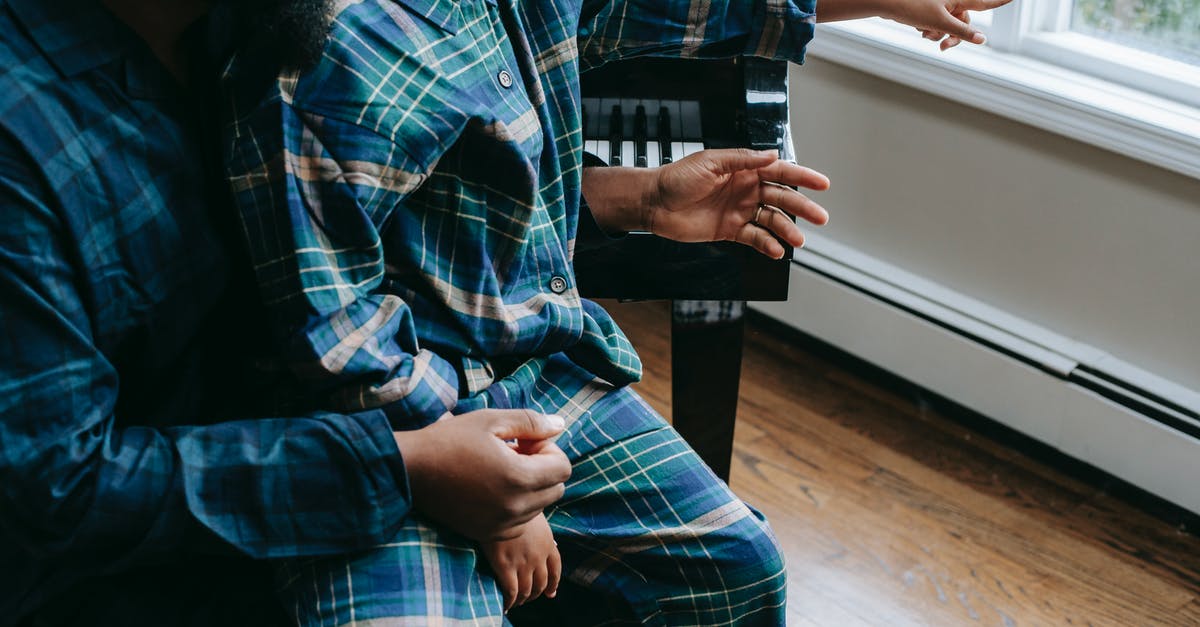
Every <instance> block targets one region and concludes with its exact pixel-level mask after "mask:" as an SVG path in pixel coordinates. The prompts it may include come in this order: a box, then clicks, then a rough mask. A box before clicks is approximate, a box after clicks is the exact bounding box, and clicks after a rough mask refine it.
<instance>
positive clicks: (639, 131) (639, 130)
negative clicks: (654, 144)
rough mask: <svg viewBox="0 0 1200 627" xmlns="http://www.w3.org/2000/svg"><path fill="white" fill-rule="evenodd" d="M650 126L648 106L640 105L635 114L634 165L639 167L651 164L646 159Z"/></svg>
mask: <svg viewBox="0 0 1200 627" xmlns="http://www.w3.org/2000/svg"><path fill="white" fill-rule="evenodd" d="M648 126H649V122H648V121H647V120H646V107H644V106H642V105H638V106H637V110H636V112H635V113H634V114H633V150H634V155H635V156H634V165H635V166H637V167H639V168H644V167H646V166H648V165H649V163H648V162H647V160H646V140H647V139H648V138H649V135H650V131H649V129H648V128H647V127H648Z"/></svg>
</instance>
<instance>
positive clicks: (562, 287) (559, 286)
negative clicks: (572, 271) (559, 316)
mask: <svg viewBox="0 0 1200 627" xmlns="http://www.w3.org/2000/svg"><path fill="white" fill-rule="evenodd" d="M550 291H551V292H554V293H555V294H562V293H563V292H565V291H567V280H566V279H564V278H562V277H560V276H556V277H553V278H551V279H550Z"/></svg>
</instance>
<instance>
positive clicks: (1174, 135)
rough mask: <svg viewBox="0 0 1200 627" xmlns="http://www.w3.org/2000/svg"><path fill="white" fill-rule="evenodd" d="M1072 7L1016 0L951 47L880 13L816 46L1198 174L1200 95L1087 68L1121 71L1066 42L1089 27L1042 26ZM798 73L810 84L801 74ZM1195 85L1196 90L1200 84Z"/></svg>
mask: <svg viewBox="0 0 1200 627" xmlns="http://www.w3.org/2000/svg"><path fill="white" fill-rule="evenodd" d="M1014 5H1016V6H1014ZM1069 10H1070V5H1069V4H1067V3H1066V2H1064V1H1063V0H1017V1H1016V2H1014V3H1012V4H1010V5H1007V6H1006V7H1004V8H1002V9H1000V10H997V11H996V12H994V16H993V20H992V23H991V24H990V25H988V27H987V28H986V29H984V30H985V32H986V33H987V34H988V37H989V43H988V45H986V46H974V45H970V44H963V45H960V46H958V47H955V48H953V49H951V50H948V51H946V52H940V51H939V50H938V46H937V45H936V44H934V43H932V42H930V41H927V40H924V39H922V38H921V37H920V36H918V35H916V34H915V33H914V31H913V30H912V29H911V28H909V27H906V26H902V25H900V24H898V23H896V22H890V21H887V20H883V19H879V18H871V19H865V20H853V21H849V22H838V23H822V24H819V25H818V26H817V36H816V38H815V40H814V41H813V42H812V44H811V45H810V47H809V54H810V55H811V56H812V57H814V58H819V59H825V60H828V61H832V62H834V63H837V64H839V65H844V66H848V67H851V68H854V69H857V70H859V71H862V72H865V73H867V74H872V75H874V76H877V77H880V78H883V79H886V80H890V81H894V82H898V83H901V84H903V85H907V86H909V87H911V88H913V89H918V90H921V91H925V92H928V93H931V94H934V95H937V96H941V97H944V98H946V99H948V100H951V101H955V102H959V103H962V104H966V105H968V106H972V107H976V108H978V109H981V110H984V111H988V112H991V113H994V114H997V115H1001V116H1004V117H1007V118H1009V119H1013V120H1016V121H1019V122H1023V123H1026V124H1029V125H1030V126H1034V127H1037V128H1041V129H1044V130H1047V131H1050V132H1053V133H1057V134H1059V135H1063V136H1065V137H1069V138H1072V139H1075V140H1077V141H1080V142H1084V143H1087V144H1091V145H1094V146H1098V147H1101V148H1105V149H1107V150H1111V151H1113V152H1116V153H1118V154H1121V155H1124V156H1126V157H1128V158H1131V159H1136V160H1139V161H1143V162H1146V163H1150V164H1153V165H1156V166H1158V167H1161V168H1164V169H1167V170H1170V171H1173V172H1177V173H1179V174H1183V175H1185V176H1188V177H1191V178H1194V179H1198V180H1200V103H1193V102H1191V100H1190V99H1189V98H1182V99H1181V98H1176V97H1171V96H1169V95H1163V92H1162V90H1161V89H1145V88H1144V87H1145V85H1144V83H1143V82H1141V81H1143V80H1144V81H1150V82H1154V81H1157V80H1158V79H1157V78H1156V77H1155V76H1154V75H1153V74H1146V75H1143V76H1146V77H1148V78H1144V79H1136V80H1133V81H1129V80H1125V81H1119V82H1118V81H1115V80H1112V78H1105V77H1106V76H1110V75H1109V74H1105V73H1103V72H1099V73H1092V72H1086V71H1082V70H1081V69H1079V68H1081V67H1082V68H1085V69H1086V68H1087V64H1088V63H1093V64H1095V65H1100V66H1107V67H1109V68H1110V69H1112V71H1113V72H1116V73H1120V70H1117V69H1115V68H1117V67H1118V64H1116V63H1114V62H1113V61H1112V60H1111V59H1108V60H1105V61H1103V62H1096V61H1095V60H1092V61H1089V60H1088V59H1087V57H1086V55H1078V54H1076V53H1078V52H1079V50H1078V49H1077V47H1071V46H1069V45H1068V44H1070V38H1072V37H1076V36H1083V37H1086V36H1085V35H1079V34H1078V33H1072V32H1064V31H1062V30H1059V31H1048V30H1046V29H1044V28H1043V29H1042V30H1037V29H1035V28H1034V27H1035V26H1036V27H1039V28H1040V27H1044V26H1046V25H1047V24H1048V23H1053V25H1054V26H1055V27H1056V28H1060V29H1061V28H1062V27H1063V26H1064V25H1066V24H1069V16H1070V12H1069ZM1064 14H1065V15H1066V18H1064V17H1063V16H1064ZM1035 18H1037V19H1035ZM1050 18H1053V20H1054V22H1047V20H1048V19H1050ZM1054 39H1057V41H1051V40H1054ZM1089 39H1093V40H1094V42H1097V43H1098V44H1103V45H1104V46H1111V47H1112V48H1115V49H1118V50H1122V51H1128V50H1131V49H1128V48H1125V47H1123V46H1117V45H1115V44H1108V43H1107V42H1103V41H1101V40H1097V39H1095V38H1089ZM1047 41H1051V43H1047ZM1064 42H1066V43H1064ZM1051 45H1056V46H1057V48H1051V47H1050V46H1051ZM1063 48H1067V52H1070V53H1071V54H1062V49H1063ZM1064 57H1074V58H1075V61H1071V60H1067V61H1064V60H1063V58H1064ZM1079 59H1083V60H1082V61H1079ZM1127 60H1128V61H1129V62H1130V63H1134V62H1136V61H1138V60H1139V59H1137V58H1133V57H1128V59H1127ZM1154 60H1155V61H1156V63H1158V62H1159V61H1161V60H1165V58H1164V57H1158V56H1154ZM1181 65H1182V64H1181ZM1164 67H1165V65H1164ZM1092 69H1094V68H1092ZM796 78H797V81H798V82H797V84H798V85H802V84H803V73H801V74H800V75H797V77H796ZM1185 79H1186V77H1185ZM1187 80H1190V79H1187ZM1139 85H1140V87H1139ZM1197 85H1200V83H1197V84H1196V85H1193V86H1191V87H1189V88H1188V89H1191V90H1195V91H1200V88H1198V87H1197Z"/></svg>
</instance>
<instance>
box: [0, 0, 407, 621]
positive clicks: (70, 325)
mask: <svg viewBox="0 0 1200 627" xmlns="http://www.w3.org/2000/svg"><path fill="white" fill-rule="evenodd" d="M0 33H3V37H0V223H2V224H3V227H2V228H0V624H8V621H13V620H17V619H19V617H20V616H21V615H22V614H23V613H25V612H27V611H28V610H30V609H31V608H33V607H35V606H37V605H39V604H40V603H43V602H44V601H45V600H46V599H47V598H50V597H52V596H53V595H55V594H58V593H60V592H61V591H63V590H64V589H66V588H68V587H70V586H71V585H72V584H73V582H77V581H81V580H86V583H83V584H81V587H82V588H84V589H97V588H98V586H99V584H98V583H97V582H96V580H88V579H86V578H89V577H93V576H97V575H105V574H109V573H116V572H121V571H125V570H128V569H132V568H135V567H139V566H144V565H146V564H152V563H157V562H160V561H163V560H179V559H181V557H182V556H185V555H187V554H189V553H191V552H195V553H216V554H221V553H226V554H237V553H243V554H248V555H253V556H296V555H312V554H320V553H334V552H344V551H347V550H351V549H354V548H358V547H364V546H368V545H371V544H374V543H377V542H380V541H383V540H385V539H386V538H387V537H389V536H390V535H391V534H392V533H394V530H395V527H396V525H398V524H399V523H400V522H401V520H402V518H403V517H404V516H405V514H406V513H407V512H408V506H409V499H408V486H407V479H406V475H405V473H404V468H403V464H402V462H401V459H400V456H399V454H398V452H397V450H396V445H395V443H394V440H393V437H392V432H391V429H390V427H389V426H388V424H387V420H386V419H385V417H384V416H383V414H382V413H380V412H365V413H362V414H357V415H340V414H328V413H326V414H312V415H308V416H305V417H299V418H296V417H289V418H288V419H286V420H281V419H277V420H273V419H269V418H267V419H256V420H242V421H238V420H234V419H235V418H238V417H239V416H241V417H246V416H249V415H250V410H249V405H250V404H251V403H249V402H247V404H246V405H243V406H240V407H239V408H238V411H229V410H228V409H226V408H227V407H229V406H231V405H239V403H240V400H239V399H245V398H247V397H246V394H245V390H244V389H243V386H241V385H240V383H239V379H240V377H238V376H235V375H236V373H237V372H238V369H237V368H236V367H235V363H236V362H237V361H238V359H237V356H238V355H239V354H240V353H242V352H244V350H245V346H244V343H245V342H247V341H249V338H251V337H252V335H253V334H252V331H253V330H254V324H253V319H254V315H253V313H254V307H253V306H252V305H250V304H248V303H252V302H253V301H254V298H253V296H254V291H253V287H252V285H251V284H250V283H251V281H250V280H249V276H246V277H245V278H246V279H247V280H246V283H247V285H246V290H245V292H246V293H247V294H248V295H249V297H248V298H243V299H242V302H241V303H240V304H231V303H229V302H228V301H231V300H235V299H236V297H237V291H236V290H235V289H234V287H235V286H234V285H233V284H232V283H231V281H232V280H233V278H236V277H233V276H232V275H231V273H230V270H231V265H232V264H231V262H230V250H228V248H233V249H235V250H236V249H237V248H240V240H239V236H237V235H236V234H235V233H236V230H237V225H236V218H235V217H234V216H233V213H232V210H230V209H229V207H228V205H227V204H225V205H222V204H212V203H210V202H208V199H209V197H210V196H213V197H218V198H220V197H224V198H227V193H225V190H224V185H223V178H221V177H220V176H219V174H217V173H218V172H219V166H216V167H209V168H207V170H209V172H208V173H207V175H208V177H209V178H210V179H215V180H216V181H217V185H216V186H215V188H216V189H217V190H218V192H219V193H218V194H210V193H209V190H208V189H207V187H208V186H207V185H206V182H205V181H206V172H205V170H206V167H205V159H204V149H203V146H202V141H201V139H202V135H203V133H204V132H205V129H204V128H203V127H202V126H199V125H198V123H197V120H199V119H201V116H200V115H198V111H197V110H198V109H200V108H201V105H202V104H203V103H202V102H200V101H198V100H197V94H196V93H188V92H185V91H184V90H182V89H181V88H180V87H178V86H177V85H176V84H175V82H174V81H173V80H172V79H171V78H170V77H169V76H167V75H166V73H165V71H164V70H162V68H161V67H160V65H159V64H158V63H157V61H156V60H154V59H153V57H152V56H151V55H150V54H149V52H148V51H147V49H146V48H145V46H144V45H143V44H142V43H141V42H140V40H138V39H137V38H136V37H135V36H134V35H133V34H132V33H131V32H129V31H128V30H127V29H125V28H124V26H123V25H121V24H120V23H119V22H117V21H116V20H115V19H114V18H113V17H112V16H111V15H109V14H108V13H107V12H105V11H104V10H103V9H102V8H101V5H100V3H99V2H97V1H96V0H54V1H53V2H48V1H46V0H3V1H2V2H0ZM214 76H215V72H214ZM210 93H211V90H210ZM210 136H211V135H210ZM211 152H214V151H210V153H211ZM213 161H214V163H216V161H215V159H214V160H213ZM214 175H215V176H214ZM222 219H224V220H225V221H227V222H228V224H227V225H223V224H222ZM226 241H230V242H233V244H234V245H233V246H232V247H227V246H226V243H225V242H226ZM243 272H244V273H246V275H248V274H249V271H248V270H243ZM188 559H189V561H190V560H192V559H195V558H194V557H193V558H188ZM192 563H193V564H194V562H192ZM202 585H204V586H213V585H216V583H214V582H209V583H205V584H202ZM125 593H126V594H138V593H141V594H149V593H148V592H146V591H144V589H143V590H141V591H139V590H132V591H130V590H126V591H125ZM59 605H62V604H61V603H60V604H59ZM129 620H135V618H134V617H129Z"/></svg>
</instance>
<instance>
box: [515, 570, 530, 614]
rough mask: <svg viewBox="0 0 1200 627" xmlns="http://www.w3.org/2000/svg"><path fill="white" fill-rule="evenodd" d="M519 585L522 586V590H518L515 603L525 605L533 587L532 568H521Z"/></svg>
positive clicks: (518, 579) (518, 578)
mask: <svg viewBox="0 0 1200 627" xmlns="http://www.w3.org/2000/svg"><path fill="white" fill-rule="evenodd" d="M517 586H518V587H519V588H520V591H519V592H517V602H516V603H514V604H513V605H514V606H516V605H525V602H526V601H528V600H529V593H530V591H531V590H532V589H533V569H532V568H522V569H521V572H520V573H518V577H517Z"/></svg>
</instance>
